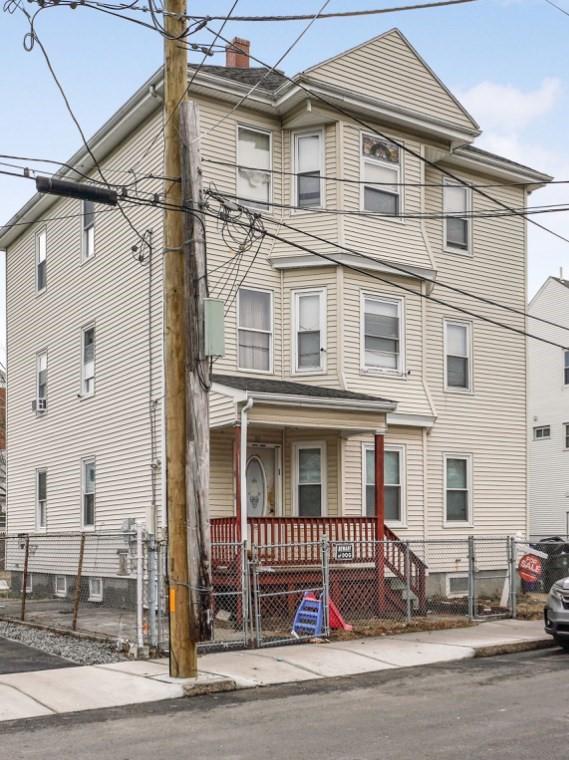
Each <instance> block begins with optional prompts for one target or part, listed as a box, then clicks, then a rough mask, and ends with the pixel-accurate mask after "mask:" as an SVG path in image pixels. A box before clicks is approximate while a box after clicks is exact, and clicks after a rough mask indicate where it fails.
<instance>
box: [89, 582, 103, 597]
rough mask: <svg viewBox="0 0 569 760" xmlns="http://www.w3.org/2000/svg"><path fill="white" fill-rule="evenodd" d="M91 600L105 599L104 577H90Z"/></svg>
mask: <svg viewBox="0 0 569 760" xmlns="http://www.w3.org/2000/svg"><path fill="white" fill-rule="evenodd" d="M89 601H90V602H102V601H103V579H102V578H89Z"/></svg>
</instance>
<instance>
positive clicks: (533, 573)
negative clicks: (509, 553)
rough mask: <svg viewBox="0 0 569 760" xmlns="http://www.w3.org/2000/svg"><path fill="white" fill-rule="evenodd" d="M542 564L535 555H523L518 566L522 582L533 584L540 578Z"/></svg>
mask: <svg viewBox="0 0 569 760" xmlns="http://www.w3.org/2000/svg"><path fill="white" fill-rule="evenodd" d="M542 572H543V563H542V561H541V559H540V558H539V557H536V556H535V554H524V556H523V557H522V558H521V559H520V561H519V564H518V573H519V576H520V578H521V579H522V580H523V581H527V582H528V583H534V582H535V581H538V580H539V579H540V578H541V574H542Z"/></svg>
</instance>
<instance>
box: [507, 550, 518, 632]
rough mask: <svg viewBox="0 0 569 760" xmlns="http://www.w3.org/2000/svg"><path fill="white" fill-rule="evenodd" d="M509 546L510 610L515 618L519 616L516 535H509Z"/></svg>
mask: <svg viewBox="0 0 569 760" xmlns="http://www.w3.org/2000/svg"><path fill="white" fill-rule="evenodd" d="M508 546H509V562H510V612H511V613H512V617H513V618H514V619H515V618H516V616H517V609H516V603H517V598H516V554H517V548H516V539H515V537H514V536H509V538H508Z"/></svg>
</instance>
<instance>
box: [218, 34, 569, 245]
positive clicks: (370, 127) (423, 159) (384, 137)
mask: <svg viewBox="0 0 569 760" xmlns="http://www.w3.org/2000/svg"><path fill="white" fill-rule="evenodd" d="M220 38H221V39H222V40H224V42H226V43H228V44H232V45H233V46H234V47H236V48H237V49H239V48H238V46H237V45H235V43H230V42H229V40H227V39H225V38H224V37H222V36H221V35H220ZM249 57H250V58H252V59H253V60H254V61H256V62H257V63H258V64H260V65H261V66H266V65H267V64H266V63H265V62H264V61H262V60H261V59H259V58H256V57H255V56H254V55H252V54H251V53H249ZM281 75H282V76H283V77H284V78H285V79H286V80H287V81H289V82H290V83H291V84H293V85H295V86H296V87H299V88H300V89H301V90H303V92H305V93H306V94H307V95H309V96H310V97H311V98H316V99H317V100H319V101H320V102H322V103H324V104H325V105H326V106H328V107H329V108H332V109H333V110H334V111H337V112H338V113H340V114H342V115H343V116H345V117H346V118H349V119H350V120H351V121H355V122H356V123H357V124H359V125H360V126H362V127H364V129H367V130H369V131H370V132H372V133H373V134H376V135H377V136H378V137H381V139H382V140H385V141H386V142H389V143H392V144H393V145H396V146H397V147H398V148H399V149H400V150H403V151H404V152H406V153H409V154H410V155H412V156H414V157H415V158H417V159H418V160H419V161H421V162H423V163H424V164H426V165H427V166H430V167H431V168H433V169H435V170H436V171H438V172H440V173H441V174H443V175H445V176H447V177H450V178H451V179H452V180H454V181H455V182H458V183H459V184H460V185H463V186H464V187H471V189H472V190H474V191H475V192H476V193H478V194H479V195H482V196H483V197H484V198H486V199H487V200H490V201H491V202H492V203H495V204H496V205H497V206H501V207H502V208H504V209H506V210H508V211H510V212H511V213H514V214H515V213H516V212H514V211H513V209H512V208H511V207H510V206H508V204H506V203H503V202H502V201H500V200H499V199H497V198H494V197H493V196H492V195H490V193H487V192H486V191H485V190H483V189H481V188H478V187H476V186H475V185H473V186H471V185H470V183H468V182H467V181H466V180H464V179H462V178H461V177H459V176H458V175H456V174H453V173H452V172H450V171H449V170H448V169H444V168H442V167H440V166H438V165H437V164H436V163H435V162H434V161H431V160H430V159H428V158H426V157H425V156H422V155H421V154H420V153H418V152H417V151H415V150H413V149H412V148H410V147H409V146H408V145H405V144H403V143H402V142H400V141H398V140H395V139H393V138H392V137H388V136H387V135H386V134H384V133H383V132H381V131H380V130H379V129H377V127H374V126H373V125H371V124H369V123H368V122H366V121H365V120H364V119H361V118H360V117H359V116H357V115H355V114H354V113H351V112H350V111H348V110H346V109H345V108H342V107H341V106H338V105H337V104H336V103H334V102H333V101H331V100H328V98H325V97H324V96H323V95H321V94H320V93H318V92H313V91H312V90H311V89H310V88H309V87H307V86H306V85H305V84H303V83H302V82H301V81H300V80H298V79H296V80H295V79H293V78H292V77H289V76H288V75H287V74H284V73H282V72H281ZM518 216H521V217H522V218H524V219H526V221H528V222H530V223H531V224H533V225H534V226H536V227H539V228H540V229H541V230H544V231H545V232H548V233H549V234H550V235H553V236H554V237H556V238H558V239H559V240H563V241H564V242H565V243H569V238H567V237H565V236H564V235H561V233H559V232H555V231H554V230H552V229H550V228H549V227H546V226H545V225H543V224H541V223H540V222H537V221H536V220H535V219H531V218H528V217H527V216H525V215H524V214H523V213H522V212H519V213H518Z"/></svg>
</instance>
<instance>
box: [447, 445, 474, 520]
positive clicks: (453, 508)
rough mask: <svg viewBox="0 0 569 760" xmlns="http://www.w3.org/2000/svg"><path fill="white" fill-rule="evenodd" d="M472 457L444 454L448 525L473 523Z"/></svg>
mask: <svg viewBox="0 0 569 760" xmlns="http://www.w3.org/2000/svg"><path fill="white" fill-rule="evenodd" d="M471 470H472V457H471V456H470V454H445V455H444V482H445V515H444V521H445V525H446V526H447V527H449V526H452V525H470V524H471V523H472V503H471V502H472V472H471Z"/></svg>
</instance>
